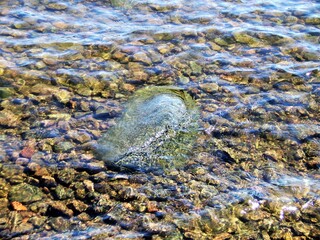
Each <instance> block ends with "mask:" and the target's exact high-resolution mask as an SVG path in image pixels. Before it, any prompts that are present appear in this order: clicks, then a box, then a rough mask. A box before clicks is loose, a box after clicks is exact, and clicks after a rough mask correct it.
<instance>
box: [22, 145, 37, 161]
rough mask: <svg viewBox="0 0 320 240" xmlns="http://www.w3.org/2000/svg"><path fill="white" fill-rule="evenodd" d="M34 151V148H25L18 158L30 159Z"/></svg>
mask: <svg viewBox="0 0 320 240" xmlns="http://www.w3.org/2000/svg"><path fill="white" fill-rule="evenodd" d="M34 152H35V149H34V146H26V147H24V148H23V149H22V150H21V152H20V156H21V157H23V158H29V159H30V158H31V157H32V155H33V154H34Z"/></svg>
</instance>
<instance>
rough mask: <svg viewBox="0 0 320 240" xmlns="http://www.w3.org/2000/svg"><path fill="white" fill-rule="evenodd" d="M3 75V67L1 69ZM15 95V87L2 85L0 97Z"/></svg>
mask: <svg viewBox="0 0 320 240" xmlns="http://www.w3.org/2000/svg"><path fill="white" fill-rule="evenodd" d="M0 76H1V69H0ZM13 95H14V90H13V88H10V87H0V99H4V98H8V97H11V96H13Z"/></svg>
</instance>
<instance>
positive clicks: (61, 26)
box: [52, 21, 69, 29]
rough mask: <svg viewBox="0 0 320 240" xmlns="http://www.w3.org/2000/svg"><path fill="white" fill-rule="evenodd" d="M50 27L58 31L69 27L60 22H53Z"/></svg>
mask: <svg viewBox="0 0 320 240" xmlns="http://www.w3.org/2000/svg"><path fill="white" fill-rule="evenodd" d="M52 25H53V26H54V27H56V28H59V29H66V28H67V27H68V26H69V25H68V24H67V23H65V22H62V21H58V22H53V23H52Z"/></svg>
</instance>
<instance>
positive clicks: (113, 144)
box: [96, 87, 198, 169]
mask: <svg viewBox="0 0 320 240" xmlns="http://www.w3.org/2000/svg"><path fill="white" fill-rule="evenodd" d="M197 119H198V111H197V108H196V106H195V102H194V100H193V99H192V98H191V96H190V95H189V94H187V93H186V92H185V91H183V90H182V89H180V88H176V87H146V88H144V89H141V90H139V91H137V92H136V94H135V95H134V96H133V98H132V99H131V100H129V101H128V103H127V107H126V111H125V113H124V114H123V116H122V118H121V119H119V121H118V123H117V125H116V126H114V127H113V128H111V129H109V131H108V132H107V133H106V134H104V135H103V136H102V138H101V139H100V140H99V141H98V144H97V145H96V153H97V157H98V158H100V159H102V160H104V161H105V162H106V163H107V165H108V164H109V165H112V166H119V167H129V168H134V169H147V168H150V167H151V168H153V167H173V166H177V165H181V161H182V156H183V157H185V155H186V154H187V151H186V149H190V148H189V147H190V146H187V145H188V144H191V142H192V141H191V139H194V136H195V134H194V133H195V131H196V130H197V126H198V125H197Z"/></svg>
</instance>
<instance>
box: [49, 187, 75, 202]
mask: <svg viewBox="0 0 320 240" xmlns="http://www.w3.org/2000/svg"><path fill="white" fill-rule="evenodd" d="M53 195H54V196H55V197H56V199H58V200H63V199H68V198H72V197H73V191H72V189H69V188H65V187H63V186H61V185H58V186H57V187H56V188H55V190H54V192H53Z"/></svg>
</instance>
